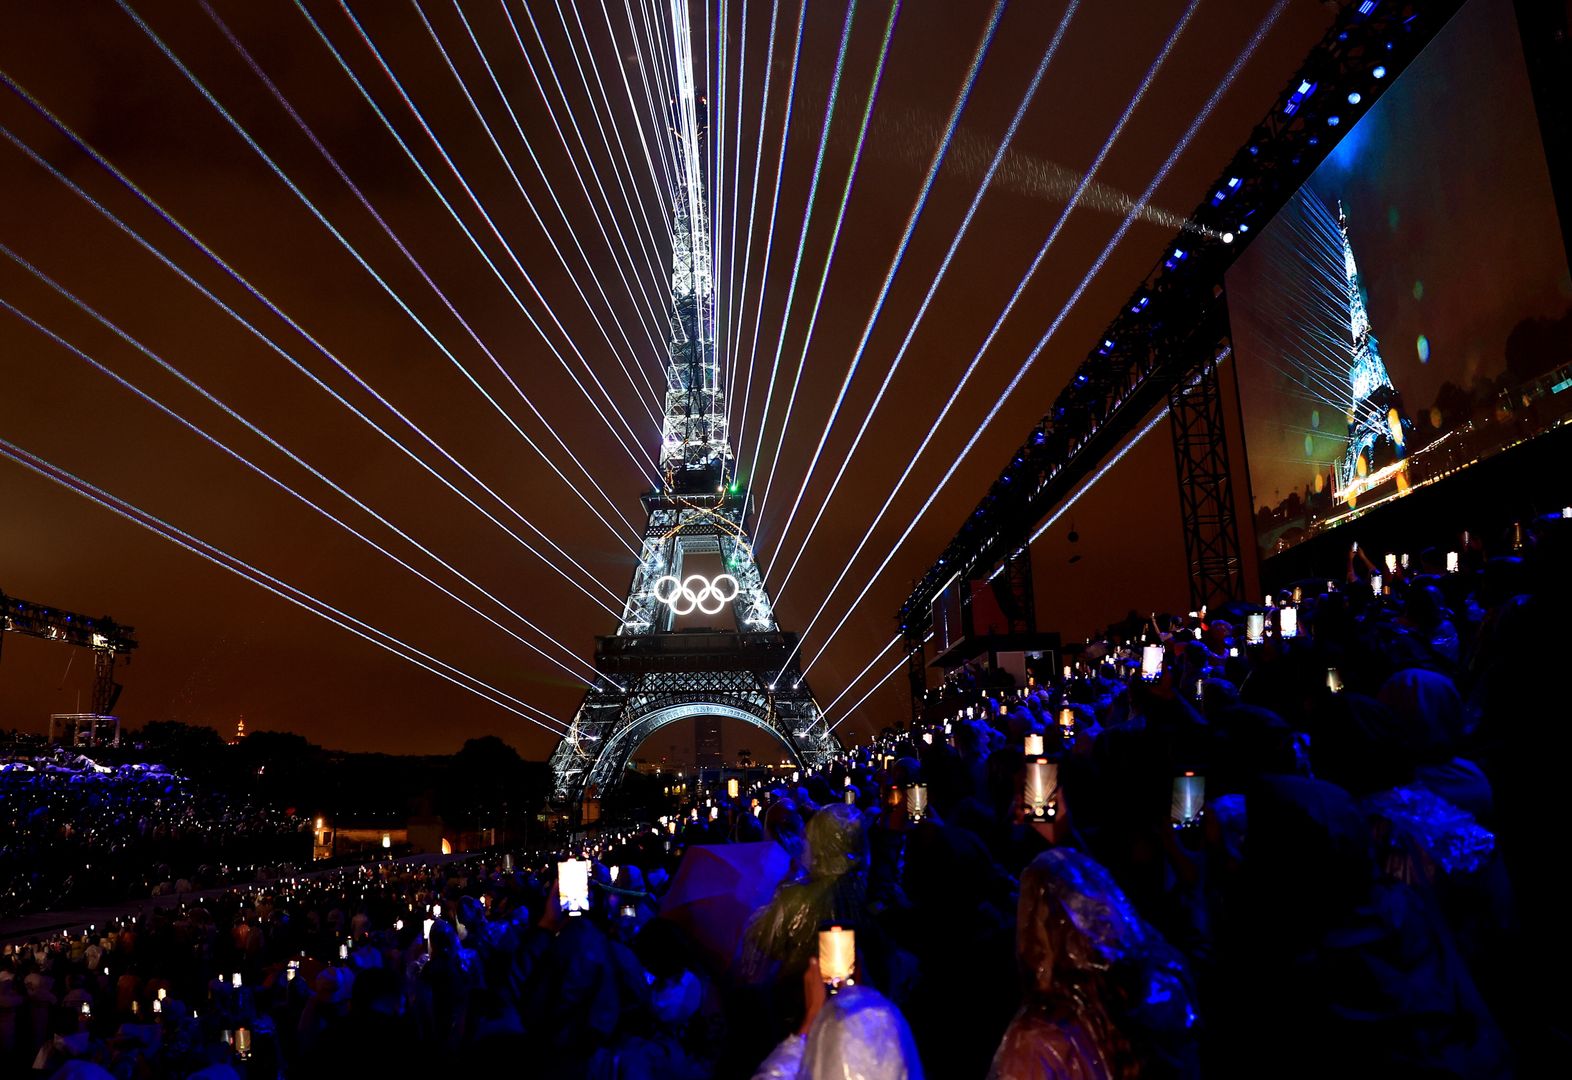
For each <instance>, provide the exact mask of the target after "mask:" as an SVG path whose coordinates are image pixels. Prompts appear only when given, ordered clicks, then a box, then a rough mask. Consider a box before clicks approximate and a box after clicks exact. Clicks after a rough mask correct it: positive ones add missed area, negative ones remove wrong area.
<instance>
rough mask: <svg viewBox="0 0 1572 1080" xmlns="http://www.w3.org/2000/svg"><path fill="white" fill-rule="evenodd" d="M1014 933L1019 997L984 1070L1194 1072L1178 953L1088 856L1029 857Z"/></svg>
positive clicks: (1191, 1014)
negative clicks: (1020, 983)
mask: <svg viewBox="0 0 1572 1080" xmlns="http://www.w3.org/2000/svg"><path fill="white" fill-rule="evenodd" d="M1016 942H1017V954H1018V959H1019V961H1020V966H1021V976H1022V981H1023V987H1022V998H1023V1003H1022V1006H1021V1009H1020V1011H1019V1012H1018V1013H1016V1016H1015V1019H1014V1020H1012V1021H1011V1022H1010V1026H1009V1028H1008V1029H1007V1030H1006V1031H1005V1034H1004V1039H1003V1040H1002V1041H1001V1042H1000V1044H999V1049H998V1051H997V1052H996V1053H995V1054H994V1059H993V1064H992V1066H991V1067H990V1068H989V1072H988V1075H989V1077H990V1080H1060V1078H1063V1080H1120V1078H1125V1077H1135V1076H1196V1075H1199V1072H1198V1068H1197V1061H1196V1058H1195V1034H1196V1027H1197V1024H1198V1017H1197V1014H1196V1010H1195V1007H1194V1005H1193V991H1192V989H1191V986H1190V978H1189V975H1188V973H1187V972H1186V970H1185V967H1184V963H1183V961H1182V960H1181V959H1180V957H1179V954H1178V953H1177V952H1175V951H1174V950H1173V949H1171V948H1170V947H1169V946H1168V944H1167V942H1165V941H1164V940H1163V938H1162V936H1161V935H1160V934H1158V933H1157V931H1156V930H1154V929H1152V928H1151V926H1149V925H1148V924H1147V923H1146V921H1145V920H1143V919H1142V918H1141V917H1140V915H1138V914H1137V913H1136V911H1135V908H1134V907H1133V906H1132V905H1131V904H1130V901H1129V899H1128V898H1127V897H1126V896H1125V895H1124V892H1123V891H1122V890H1121V889H1120V888H1119V886H1118V885H1117V884H1115V882H1114V880H1113V877H1112V875H1110V874H1109V873H1108V871H1107V870H1106V869H1104V868H1103V867H1102V866H1101V865H1100V864H1098V863H1097V862H1096V861H1094V860H1093V859H1092V858H1091V857H1090V856H1087V855H1084V854H1082V853H1081V852H1079V851H1075V850H1073V849H1069V848H1053V849H1050V850H1048V851H1045V852H1043V853H1042V854H1041V855H1039V856H1038V857H1037V858H1036V859H1034V860H1033V861H1032V863H1031V865H1030V866H1028V867H1027V868H1026V871H1025V873H1024V874H1022V876H1021V898H1020V912H1019V915H1018V918H1017V921H1016Z"/></svg>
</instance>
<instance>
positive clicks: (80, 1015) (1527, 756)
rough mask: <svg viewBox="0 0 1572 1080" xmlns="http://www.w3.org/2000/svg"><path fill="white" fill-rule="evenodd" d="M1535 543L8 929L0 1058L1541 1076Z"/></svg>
mask: <svg viewBox="0 0 1572 1080" xmlns="http://www.w3.org/2000/svg"><path fill="white" fill-rule="evenodd" d="M1569 529H1572V522H1563V521H1560V520H1547V521H1544V522H1540V523H1537V524H1536V525H1535V526H1533V527H1531V528H1526V529H1525V530H1523V531H1522V532H1521V533H1520V534H1519V535H1518V536H1517V537H1516V538H1515V540H1516V543H1514V544H1513V545H1512V546H1511V547H1509V548H1507V549H1506V550H1504V551H1503V552H1502V553H1501V554H1494V555H1492V554H1491V553H1489V552H1487V551H1486V550H1485V549H1484V547H1483V545H1481V544H1480V543H1479V541H1478V540H1477V539H1475V540H1473V541H1472V542H1471V543H1470V544H1469V545H1468V546H1467V547H1466V548H1464V549H1463V550H1461V551H1460V553H1459V557H1458V559H1457V560H1456V563H1455V569H1454V568H1453V567H1452V566H1451V565H1449V564H1450V563H1451V560H1449V559H1448V558H1447V556H1446V554H1445V553H1444V552H1439V551H1427V552H1423V553H1419V554H1416V555H1414V556H1413V557H1412V558H1411V559H1410V558H1409V557H1407V556H1403V557H1398V556H1395V555H1394V557H1393V559H1392V560H1391V562H1390V564H1388V563H1386V562H1384V561H1373V562H1366V561H1365V560H1363V558H1362V557H1360V556H1358V555H1357V554H1351V557H1350V560H1349V564H1348V566H1347V568H1346V570H1345V571H1343V572H1340V573H1338V574H1337V575H1336V576H1335V577H1334V578H1333V579H1332V580H1330V581H1327V580H1321V581H1318V582H1302V583H1299V584H1297V585H1289V586H1288V587H1287V588H1286V589H1285V590H1284V592H1283V593H1282V595H1279V596H1275V597H1274V598H1273V601H1272V602H1271V603H1270V604H1262V605H1239V606H1236V607H1234V608H1231V609H1230V610H1228V611H1218V612H1197V613H1195V614H1194V616H1189V615H1186V616H1154V617H1152V618H1149V619H1138V620H1135V621H1134V622H1132V624H1131V625H1129V626H1128V627H1126V628H1125V630H1124V631H1123V632H1122V633H1121V634H1119V635H1114V636H1111V637H1109V638H1107V639H1106V640H1099V641H1097V642H1094V643H1092V645H1091V647H1089V648H1088V649H1087V650H1085V651H1084V652H1082V653H1080V654H1078V658H1077V659H1076V660H1075V661H1073V662H1072V664H1071V665H1070V670H1069V671H1068V673H1066V672H1064V671H1063V670H1061V671H1057V672H1052V673H1040V676H1039V677H1038V678H1034V679H1033V680H1032V681H1031V682H1030V683H1028V684H1027V685H1024V686H1013V687H1004V686H999V685H979V684H973V685H971V686H969V687H965V688H961V687H953V688H952V689H951V692H950V693H949V694H948V695H941V697H940V698H939V699H938V700H936V702H935V704H934V707H933V709H932V711H931V714H930V715H929V716H928V717H927V718H926V720H925V721H924V722H922V723H919V724H916V725H913V726H912V727H911V728H910V729H909V730H904V731H901V732H898V733H894V734H888V735H886V736H883V737H881V738H880V739H879V740H878V741H876V742H874V743H872V744H870V745H866V746H862V747H858V748H856V749H854V750H850V751H848V752H847V753H845V754H843V755H842V756H840V757H839V758H837V759H836V760H835V761H833V762H830V763H828V764H827V765H825V766H824V767H822V768H820V769H817V770H815V771H812V772H801V773H798V774H794V775H791V776H788V777H780V778H778V779H775V780H772V781H768V782H765V783H761V784H759V785H754V786H750V785H745V784H738V785H736V787H732V786H731V785H728V784H726V783H725V782H724V781H721V782H719V783H717V784H716V785H714V786H711V787H708V788H705V787H703V786H693V787H691V788H690V789H688V790H685V791H684V792H683V793H682V795H681V800H682V801H681V802H680V804H678V805H674V806H672V807H670V808H669V810H670V812H669V813H668V814H667V815H665V816H664V817H662V818H660V819H658V820H656V821H653V822H641V823H634V824H624V825H622V826H620V827H615V828H614V827H612V826H610V825H607V826H606V827H605V828H604V829H603V830H602V831H600V832H598V833H592V834H590V836H588V837H586V838H582V839H581V841H580V842H581V843H582V844H583V845H584V846H582V847H579V848H576V849H574V850H571V851H566V850H565V851H559V852H553V853H550V854H545V855H533V856H526V855H524V854H523V853H513V854H506V855H504V854H498V853H489V854H487V855H483V856H477V857H471V858H467V859H457V860H453V861H445V862H444V861H431V862H424V863H422V862H419V861H389V862H384V863H380V864H373V865H370V866H365V867H360V868H355V869H349V870H343V871H337V872H332V873H328V874H324V875H322V876H318V877H310V878H294V879H285V880H281V881H278V882H274V883H272V884H268V885H255V886H252V887H248V888H246V889H236V890H233V891H231V892H229V893H226V894H225V895H224V896H222V897H220V898H218V899H216V900H207V901H204V902H202V903H200V904H198V903H192V904H189V905H187V906H184V907H182V908H178V909H168V910H164V911H161V912H156V913H153V914H151V915H141V916H140V917H138V918H135V919H132V918H128V919H126V920H123V921H121V922H119V923H117V924H115V925H113V926H107V927H95V928H91V929H89V930H87V931H85V932H78V931H73V932H71V933H70V934H66V935H61V936H57V937H54V938H51V939H49V940H46V941H38V942H31V943H27V944H23V945H19V946H14V947H13V946H8V947H7V948H6V952H5V955H4V956H3V957H0V1054H4V1055H5V1059H4V1063H3V1066H19V1067H27V1066H31V1067H32V1068H33V1069H34V1070H36V1074H38V1075H44V1076H48V1075H59V1076H69V1077H82V1076H95V1077H96V1076H102V1075H103V1073H102V1072H99V1071H97V1070H100V1069H102V1070H107V1071H108V1072H109V1073H110V1074H112V1075H114V1076H118V1077H127V1078H129V1077H163V1076H187V1075H198V1074H200V1075H204V1076H210V1077H212V1076H228V1075H231V1071H232V1072H233V1073H236V1074H244V1075H250V1076H268V1077H274V1076H279V1075H286V1076H305V1077H310V1076H342V1075H346V1074H349V1073H351V1072H358V1073H362V1074H365V1075H433V1074H442V1075H480V1074H484V1073H483V1072H480V1070H490V1069H507V1070H509V1071H510V1072H512V1073H516V1074H521V1075H529V1076H541V1077H591V1078H600V1077H604V1078H652V1080H653V1078H681V1080H690V1078H692V1080H699V1078H708V1077H748V1076H754V1077H763V1078H767V1080H786V1078H815V1080H818V1078H824V1077H837V1078H840V1077H846V1078H851V1077H857V1078H865V1080H885V1078H889V1080H895V1078H901V1077H921V1076H929V1077H939V1078H950V1077H956V1078H961V1077H1000V1078H1009V1080H1017V1078H1019V1080H1027V1078H1039V1077H1041V1078H1049V1077H1052V1078H1059V1077H1064V1078H1077V1080H1081V1078H1086V1080H1113V1078H1128V1077H1137V1076H1139V1077H1195V1076H1202V1075H1205V1076H1274V1077H1299V1076H1304V1077H1309V1076H1316V1077H1323V1076H1326V1075H1329V1074H1342V1075H1348V1076H1366V1075H1368V1076H1393V1077H1410V1076H1415V1077H1417V1076H1424V1077H1442V1076H1455V1077H1503V1076H1510V1075H1517V1074H1519V1073H1521V1074H1523V1075H1540V1074H1541V1073H1542V1072H1544V1071H1546V1069H1547V1065H1548V1063H1549V1062H1551V1061H1554V1060H1556V1059H1557V1058H1558V1057H1559V1056H1560V1055H1559V1053H1558V1051H1559V1050H1560V1049H1562V1048H1563V1047H1564V1045H1565V1040H1566V1034H1567V1025H1566V1021H1565V1017H1564V1015H1561V1014H1560V1012H1559V1011H1558V1010H1557V1008H1556V1006H1557V1004H1558V995H1557V993H1556V992H1555V990H1554V989H1552V987H1553V986H1554V984H1555V977H1556V976H1557V975H1558V974H1559V972H1560V971H1561V970H1563V969H1564V968H1563V963H1564V961H1565V960H1566V955H1565V954H1566V952H1567V947H1566V944H1565V942H1564V938H1563V937H1562V936H1561V935H1559V934H1558V933H1557V932H1556V931H1555V930H1554V927H1555V926H1556V925H1557V923H1556V922H1555V914H1556V906H1555V900H1554V897H1555V896H1556V882H1555V879H1554V875H1555V874H1556V871H1555V869H1554V867H1555V865H1556V858H1555V856H1554V851H1555V850H1557V846H1556V844H1555V841H1556V840H1557V839H1558V832H1559V830H1557V829H1556V827H1555V821H1554V818H1553V815H1552V814H1551V813H1550V812H1549V810H1550V806H1551V805H1553V801H1552V800H1550V799H1549V796H1548V793H1549V792H1550V791H1553V790H1555V788H1554V786H1553V785H1554V784H1555V782H1556V781H1557V779H1558V778H1559V774H1560V773H1561V772H1562V771H1563V767H1564V763H1565V762H1566V761H1567V760H1568V758H1567V756H1566V754H1565V753H1564V750H1565V746H1564V744H1565V741H1566V734H1565V732H1566V724H1565V722H1564V716H1565V712H1566V710H1565V707H1564V706H1563V705H1561V704H1560V699H1561V698H1562V696H1563V695H1564V690H1563V689H1562V687H1561V685H1560V679H1559V676H1560V674H1561V671H1560V670H1559V663H1560V662H1561V657H1560V656H1559V652H1560V650H1561V646H1560V642H1561V641H1563V640H1564V639H1565V638H1566V637H1567V631H1566V630H1565V628H1564V626H1563V622H1564V618H1565V613H1566V612H1567V611H1569V610H1572V608H1569V601H1572V574H1569V572H1568V571H1569V567H1572V550H1569V543H1572V539H1569ZM1288 611H1292V612H1293V613H1294V614H1293V615H1292V616H1288V615H1286V614H1285V612H1288ZM581 857H582V858H583V859H587V860H588V861H589V864H588V866H587V867H586V866H585V865H584V864H583V863H581V862H578V861H577V860H578V859H579V858H581ZM568 859H572V860H574V861H573V862H572V863H566V862H564V861H563V860H568ZM570 870H572V873H571V874H570V872H569V871H570ZM581 874H582V875H583V876H584V878H585V880H587V883H588V884H587V889H582V890H581V888H580V887H579V886H580V882H579V875H581ZM831 928H837V929H840V930H847V929H849V930H851V931H852V937H851V938H850V939H847V938H846V937H845V936H844V935H843V934H839V933H834V932H833V931H832V930H831ZM847 941H850V947H849V948H848V947H846V946H845V943H846V942H847ZM837 943H839V944H837ZM827 949H828V950H829V951H826V950H827ZM1530 955H1532V956H1534V957H1535V958H1536V961H1538V963H1536V967H1539V965H1541V964H1542V965H1543V968H1542V970H1543V971H1544V973H1545V975H1546V978H1545V979H1543V980H1534V979H1527V978H1524V977H1523V975H1522V973H1521V969H1523V968H1524V967H1525V966H1526V965H1525V958H1526V957H1527V956H1530ZM832 967H833V968H834V969H835V970H833V971H832V970H830V968H832ZM3 1066H0V1067H3ZM202 1070H207V1071H205V1072H203V1071H202ZM226 1070H229V1071H226Z"/></svg>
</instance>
